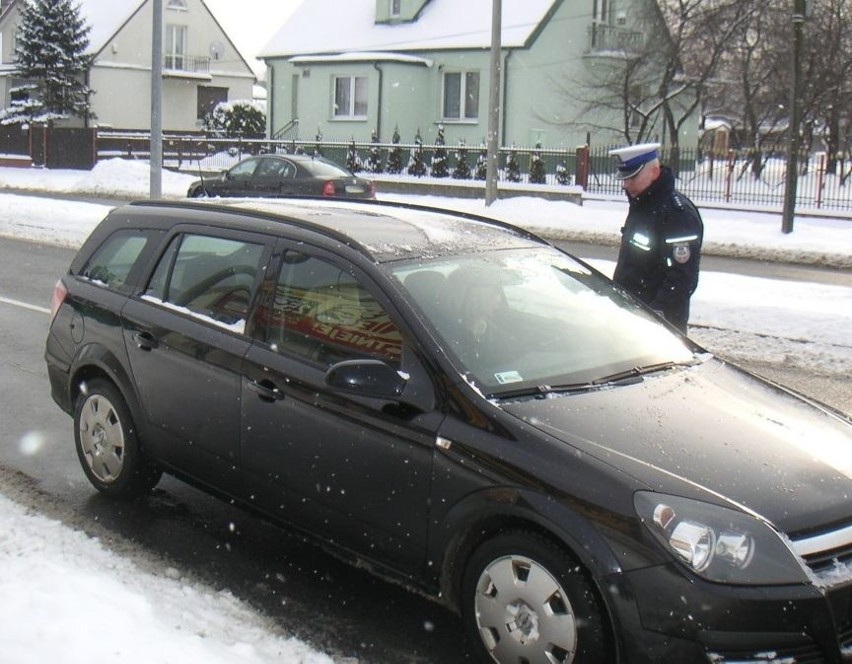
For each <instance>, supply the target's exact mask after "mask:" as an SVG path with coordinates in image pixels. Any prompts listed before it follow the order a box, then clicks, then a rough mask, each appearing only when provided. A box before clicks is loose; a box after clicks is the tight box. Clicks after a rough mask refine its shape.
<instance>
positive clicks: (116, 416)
mask: <svg viewBox="0 0 852 664" xmlns="http://www.w3.org/2000/svg"><path fill="white" fill-rule="evenodd" d="M53 305H54V306H53V318H52V322H51V326H50V333H49V337H48V339H47V348H46V359H47V365H48V370H49V375H50V383H51V388H52V394H53V398H54V399H55V401H56V402H57V403H58V404H59V406H60V407H61V408H62V409H63V410H65V411H67V412H68V413H69V414H71V415H73V418H74V436H75V441H76V447H77V452H78V455H79V458H80V462H81V464H82V468H83V470H84V471H85V473H86V475H87V476H88V478H89V480H90V481H91V483H92V484H93V485H94V486H95V487H96V488H97V489H99V490H100V491H102V492H104V493H105V494H108V495H112V496H115V497H116V498H132V497H137V496H140V495H142V494H144V493H145V492H147V491H149V490H150V489H151V488H152V487H153V486H154V485H155V484H156V482H157V481H158V479H159V478H160V475H161V473H162V472H167V473H171V474H173V475H175V476H178V477H180V478H182V479H184V480H186V481H188V482H191V483H192V484H194V485H196V486H199V487H202V488H205V489H207V490H209V491H211V492H212V493H215V494H216V495H217V496H224V497H226V498H228V499H230V500H233V501H235V502H237V503H239V504H242V505H244V506H245V507H247V508H250V509H252V510H254V511H257V512H260V513H262V514H263V515H265V516H266V517H268V518H272V519H274V520H276V521H278V522H279V523H281V524H283V525H285V526H286V527H288V528H292V529H297V530H299V531H301V532H304V533H307V534H308V535H310V536H312V537H313V538H314V539H315V540H316V541H318V542H320V543H322V544H324V545H325V546H328V547H333V548H335V550H336V551H337V552H339V553H342V554H344V555H347V556H348V557H350V558H351V559H353V560H356V561H361V562H365V563H367V564H368V566H369V568H370V569H372V570H375V571H376V572H378V573H380V574H382V575H384V576H386V577H388V578H391V579H394V580H397V581H401V582H402V583H404V584H405V585H407V586H408V587H413V588H416V589H418V590H420V591H422V592H424V593H426V594H429V595H431V596H433V597H434V598H436V599H437V600H438V601H441V602H443V603H445V604H446V605H447V606H449V607H450V608H452V609H453V610H455V611H457V612H458V613H459V614H460V616H461V618H462V620H463V621H464V623H465V626H466V630H467V632H468V634H469V636H470V638H471V642H472V643H473V644H474V645H473V648H474V649H475V651H476V652H477V653H478V656H479V657H480V658H481V660H482V661H484V662H499V663H500V664H520V663H529V664H533V663H544V662H546V663H549V664H554V663H557V662H563V663H569V662H585V663H589V662H594V663H601V662H677V663H685V662H687V663H689V662H706V663H714V664H719V663H722V662H784V663H794V662H801V663H804V662H807V663H810V664H816V663H818V662H848V661H850V660H852V422H850V420H849V418H848V417H847V416H845V415H843V414H841V413H838V412H835V411H832V410H831V409H829V408H828V407H826V406H823V405H821V404H819V403H815V402H813V401H810V400H807V399H804V398H802V397H800V396H797V395H795V394H793V393H791V392H790V391H789V390H787V389H784V388H783V387H780V386H778V385H775V384H770V383H767V382H766V381H763V380H761V379H759V378H757V377H755V376H753V375H751V374H749V373H747V372H745V371H743V370H741V369H739V368H737V367H735V366H732V365H731V364H729V363H727V362H725V361H722V360H720V359H718V358H716V357H714V356H712V355H711V354H709V353H707V352H706V351H704V350H703V349H701V348H699V347H697V346H696V345H695V344H693V343H692V342H691V341H690V340H689V339H687V338H686V337H684V336H681V335H680V334H679V333H678V332H676V331H675V330H673V329H672V328H670V327H668V326H667V325H666V324H665V323H663V322H661V321H660V320H659V319H657V318H656V317H655V315H654V313H653V312H651V311H650V310H648V309H646V308H645V307H643V306H642V305H641V304H639V303H638V302H636V301H634V300H633V299H631V298H630V297H629V296H627V295H626V294H625V293H623V292H621V291H620V290H618V289H617V288H615V287H614V286H613V285H612V283H611V282H610V281H609V280H608V279H607V278H605V277H604V276H603V275H601V274H599V273H598V272H596V271H595V270H594V269H592V268H590V267H589V266H588V265H586V264H584V263H583V262H581V261H579V260H576V259H574V258H572V257H571V256H569V255H566V254H565V253H563V252H561V251H559V250H557V249H555V248H554V247H552V246H551V245H549V244H548V243H547V242H545V241H544V240H542V239H540V238H537V237H535V236H534V235H532V234H530V233H528V232H526V231H524V230H521V229H519V228H515V227H512V226H509V225H506V224H502V223H499V222H496V221H493V220H489V219H484V218H479V217H475V216H471V215H462V214H459V213H453V212H449V211H446V210H434V209H425V208H419V207H413V206H406V205H392V204H383V203H376V202H372V203H371V202H365V203H355V202H345V203H344V202H340V201H336V202H335V201H325V202H323V201H320V200H305V201H302V200H299V201H280V202H272V201H254V202H251V201H240V202H235V203H231V204H222V203H217V204H212V203H211V204H205V203H184V204H179V203H175V204H168V203H156V202H154V203H135V204H131V205H128V206H125V207H122V208H119V209H116V210H114V211H112V212H111V213H110V214H109V215H108V217H107V218H106V219H105V220H104V221H103V222H102V223H101V225H100V226H98V228H97V229H96V230H95V231H94V232H93V233H92V235H91V237H90V238H89V239H88V241H87V242H86V243H85V245H84V246H83V248H82V250H81V251H80V252H79V255H78V256H77V257H76V258H75V260H74V261H73V263H72V265H71V267H70V270H69V272H68V274H67V275H65V276H64V277H63V278H62V279H61V280H60V281H59V283H58V284H57V286H56V290H55V294H54V302H53Z"/></svg>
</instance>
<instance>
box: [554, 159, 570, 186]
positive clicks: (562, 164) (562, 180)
mask: <svg viewBox="0 0 852 664" xmlns="http://www.w3.org/2000/svg"><path fill="white" fill-rule="evenodd" d="M556 182H557V183H559V184H571V172H570V171H569V170H568V163H567V161H566V160H565V159H560V161H559V163H558V164H556Z"/></svg>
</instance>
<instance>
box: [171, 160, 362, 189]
mask: <svg viewBox="0 0 852 664" xmlns="http://www.w3.org/2000/svg"><path fill="white" fill-rule="evenodd" d="M187 196H188V197H189V198H200V197H203V196H209V197H234V198H244V197H268V198H275V197H279V196H326V197H338V198H375V197H376V187H375V185H374V184H373V182H372V181H371V180H367V179H365V178H359V177H357V176H355V175H353V174H352V173H350V172H349V171H347V170H346V169H345V168H341V167H340V166H338V165H337V164H335V163H334V162H333V161H329V160H328V159H324V158H323V157H313V156H310V155H295V154H294V155H273V154H269V155H262V156H259V157H249V158H248V159H243V160H242V161H241V162H240V163H238V164H237V165H236V166H233V167H231V168H230V169H228V170H227V171H223V172H222V173H221V174H219V175H217V176H215V177H210V178H204V179H202V180H197V181H196V182H193V183H192V184H191V185H190V187H189V190H188V191H187Z"/></svg>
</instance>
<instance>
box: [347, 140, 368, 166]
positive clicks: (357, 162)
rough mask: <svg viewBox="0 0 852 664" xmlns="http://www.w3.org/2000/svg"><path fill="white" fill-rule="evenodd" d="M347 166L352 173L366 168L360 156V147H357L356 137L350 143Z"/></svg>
mask: <svg viewBox="0 0 852 664" xmlns="http://www.w3.org/2000/svg"><path fill="white" fill-rule="evenodd" d="M346 168H348V169H349V171H350V172H352V173H357V172H358V171H362V170H364V168H363V163H362V162H361V157H360V156H358V149H357V148H356V147H355V138H354V137H353V138H352V142H351V143H349V149H348V150H347V151H346Z"/></svg>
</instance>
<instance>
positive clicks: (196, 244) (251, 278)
mask: <svg viewBox="0 0 852 664" xmlns="http://www.w3.org/2000/svg"><path fill="white" fill-rule="evenodd" d="M263 255H264V246H263V245H262V244H255V243H250V242H243V241H240V240H231V239H226V238H219V237H212V236H207V235H186V236H179V237H176V238H175V239H174V240H173V241H172V242H171V244H170V245H169V248H168V250H167V251H166V252H165V254H163V257H162V258H161V259H160V262H159V264H158V265H157V268H156V270H155V271H154V274H153V276H152V277H151V281H150V283H149V284H148V289H147V290H146V291H145V299H148V300H151V301H154V302H157V303H159V304H164V305H167V306H170V307H173V308H176V309H179V310H181V311H185V312H187V313H190V314H193V315H195V316H197V317H201V318H203V319H204V320H206V321H208V322H212V323H214V324H217V325H220V326H223V327H227V328H229V329H231V330H233V331H236V332H240V333H242V332H243V330H244V329H245V321H246V317H247V315H248V309H249V305H250V303H251V300H252V296H253V292H254V284H255V278H256V276H257V274H258V272H259V270H260V266H261V260H262V258H263Z"/></svg>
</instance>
